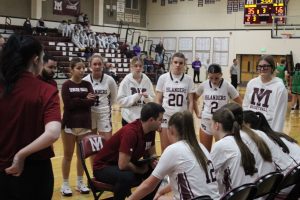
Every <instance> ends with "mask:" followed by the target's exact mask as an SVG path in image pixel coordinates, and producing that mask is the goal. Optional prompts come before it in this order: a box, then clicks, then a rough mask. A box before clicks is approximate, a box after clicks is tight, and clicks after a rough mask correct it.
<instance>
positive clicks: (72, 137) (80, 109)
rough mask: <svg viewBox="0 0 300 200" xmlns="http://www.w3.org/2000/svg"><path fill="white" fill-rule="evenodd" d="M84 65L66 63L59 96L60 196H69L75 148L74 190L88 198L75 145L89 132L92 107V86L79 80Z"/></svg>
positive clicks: (93, 96) (80, 62) (72, 62)
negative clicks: (67, 74) (61, 109)
mask: <svg viewBox="0 0 300 200" xmlns="http://www.w3.org/2000/svg"><path fill="white" fill-rule="evenodd" d="M84 70H85V65H84V63H83V62H82V60H81V59H80V58H73V59H72V60H71V62H70V72H71V78H70V79H69V80H67V81H66V82H64V83H63V85H62V89H61V96H62V99H63V102H64V114H63V126H62V127H63V132H62V142H63V146H64V157H63V160H62V174H63V184H62V186H61V194H62V195H63V196H72V190H71V188H70V185H69V174H70V168H71V161H72V157H73V152H74V149H75V146H76V150H77V151H76V155H77V186H76V190H77V191H79V192H80V193H81V194H88V193H89V191H90V190H89V188H88V187H87V186H86V185H85V184H84V182H83V168H82V165H81V163H80V152H79V149H78V145H76V144H77V142H76V141H80V139H81V138H82V137H83V136H84V135H86V134H87V133H89V132H90V131H91V130H90V129H91V107H92V106H93V105H94V103H95V95H94V94H93V93H94V91H93V87H92V85H91V84H90V83H89V82H87V81H84V80H82V78H83V75H84Z"/></svg>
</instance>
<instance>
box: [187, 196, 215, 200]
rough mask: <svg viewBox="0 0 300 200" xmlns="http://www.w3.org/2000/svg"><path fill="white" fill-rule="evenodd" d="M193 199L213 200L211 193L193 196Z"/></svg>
mask: <svg viewBox="0 0 300 200" xmlns="http://www.w3.org/2000/svg"><path fill="white" fill-rule="evenodd" d="M191 200H213V199H212V198H211V197H210V196H209V195H202V196H199V197H195V198H192V199H191Z"/></svg>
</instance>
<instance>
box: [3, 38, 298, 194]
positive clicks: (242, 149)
mask: <svg viewBox="0 0 300 200" xmlns="http://www.w3.org/2000/svg"><path fill="white" fill-rule="evenodd" d="M7 44H8V45H6V46H5V47H4V49H3V52H2V53H1V59H0V61H1V62H0V92H1V96H0V109H1V111H2V110H6V111H7V112H6V113H7V121H6V120H1V121H0V126H1V127H4V129H3V133H2V134H1V135H2V136H3V138H4V139H5V142H6V143H7V144H9V145H7V146H14V147H13V148H5V149H3V151H1V154H0V188H2V189H0V191H1V196H2V197H5V199H13V197H12V196H21V197H24V199H33V198H32V197H33V196H32V195H33V194H32V193H31V192H30V191H33V188H41V190H40V191H39V192H37V193H35V194H34V198H36V197H38V199H51V197H52V193H53V180H54V176H53V172H52V166H51V161H50V158H51V157H53V155H54V154H53V149H52V148H51V145H52V143H53V142H54V141H55V140H57V139H58V137H59V134H60V131H61V130H62V133H61V136H62V142H63V147H64V148H63V149H64V155H63V161H62V175H63V184H62V186H61V193H62V195H64V196H72V188H71V187H70V185H69V174H70V166H71V161H72V157H73V153H74V150H75V146H76V147H78V141H80V140H81V139H82V138H83V137H84V136H86V135H88V134H99V135H101V136H102V137H103V138H104V139H105V141H106V142H105V144H104V146H103V149H102V150H101V151H99V153H97V154H96V156H95V157H93V158H92V163H93V164H92V168H93V174H94V177H95V178H96V179H97V180H98V181H101V182H103V183H107V184H111V185H113V193H114V197H113V198H114V199H115V200H124V199H125V198H128V199H130V200H138V199H149V200H150V199H151V200H153V199H155V200H164V199H184V200H188V199H193V198H196V197H198V196H202V195H209V196H210V197H211V198H212V199H219V198H220V197H221V196H222V195H223V194H225V193H226V192H228V191H230V190H231V189H233V188H236V187H238V186H240V185H243V184H245V183H254V182H255V181H256V180H257V179H258V178H259V177H261V176H263V175H265V174H267V173H270V172H274V171H279V172H281V173H282V174H286V173H287V172H288V171H289V170H290V169H292V168H293V167H295V166H296V165H298V164H299V162H300V147H299V146H298V144H297V142H296V141H295V140H294V139H293V138H291V137H289V136H288V135H286V134H284V133H282V131H283V127H284V120H285V113H286V111H287V102H288V99H287V97H288V95H287V90H286V88H285V86H284V84H283V81H282V80H281V79H279V78H277V77H274V76H273V73H274V70H275V62H274V59H273V57H272V56H262V57H261V59H260V60H259V62H258V71H259V76H258V77H257V78H254V79H252V80H251V81H249V83H248V85H247V88H246V93H245V96H244V98H243V99H242V98H241V97H240V95H239V92H238V91H237V90H236V89H235V88H234V86H232V85H231V84H230V83H229V82H228V81H226V80H224V78H222V69H221V66H220V65H218V64H211V65H210V66H209V67H208V70H207V71H208V79H207V80H206V81H204V82H203V83H201V84H199V85H197V86H194V84H193V80H192V78H191V77H190V76H189V75H187V74H185V66H186V63H185V62H186V59H185V56H184V54H182V53H179V52H177V53H174V54H173V56H172V59H171V67H170V71H169V72H167V73H165V74H163V75H161V76H160V77H159V79H158V82H157V85H156V87H155V89H154V87H153V85H152V82H151V80H150V79H149V78H148V77H147V75H146V74H144V73H143V61H142V60H141V58H140V57H133V58H132V59H131V63H130V70H131V72H130V73H129V74H127V75H126V76H125V77H124V79H123V80H122V81H121V83H120V85H119V87H118V86H117V84H116V82H115V81H114V79H113V78H112V77H110V76H109V75H107V74H105V73H104V71H103V69H104V60H103V58H102V57H101V56H100V55H97V54H94V55H93V56H92V57H91V58H90V60H89V67H90V70H91V74H89V75H87V76H85V77H84V72H85V64H84V62H83V61H82V60H81V59H79V58H74V59H72V60H71V62H70V74H71V77H70V79H69V80H67V81H66V82H65V83H64V84H63V85H62V90H61V97H62V100H63V103H64V107H63V117H62V119H61V118H60V109H59V100H58V99H59V98H58V91H57V89H56V88H55V87H53V86H51V85H50V84H49V83H45V81H43V80H39V79H37V78H36V77H35V76H34V75H37V74H38V72H39V69H40V68H41V64H42V57H43V50H42V46H41V45H40V44H39V43H38V42H37V41H36V40H35V39H33V38H32V37H30V36H26V37H19V36H12V37H11V38H9V40H8V41H7ZM9 44H10V45H9ZM17 50H18V51H17ZM19 51H21V52H23V54H19V53H18V52H19ZM25 52H26V53H25ZM16 58H19V59H16ZM7 63H10V64H7ZM20 66H22V67H23V68H24V69H23V71H22V70H20ZM29 84H31V85H29ZM23 90H24V92H26V93H27V94H26V95H25V94H23V95H24V96H26V98H21V97H20V91H23ZM29 94H30V95H29ZM18 95H19V96H18ZM14 96H16V97H14ZM17 97H19V98H17ZM198 98H202V102H203V105H202V108H201V109H200V110H199V101H198ZM16 101H18V107H16V106H15V105H16ZM114 104H118V105H120V107H121V116H122V119H121V120H122V121H121V122H122V125H123V127H122V128H121V129H119V130H117V131H116V132H115V133H114V134H112V132H113V125H112V105H114ZM16 109H17V110H18V111H19V112H18V116H16V114H15V113H14V112H13V111H12V110H16ZM22 110H23V112H22ZM194 112H195V116H196V117H194V115H193V113H194ZM35 113H41V114H40V115H38V116H35ZM26 114H28V115H26ZM24 116H31V118H30V120H31V121H32V120H33V121H34V123H36V122H39V123H40V124H43V126H42V125H38V126H37V125H36V124H33V123H32V122H28V119H27V118H26V119H24V120H25V121H26V122H27V123H21V122H19V121H18V122H17V121H16V120H17V119H18V117H19V119H23V118H24ZM60 121H62V122H61V124H62V126H60ZM194 121H197V123H199V124H200V130H199V138H200V142H201V143H199V142H198V141H199V140H198V136H197V133H196V132H195V124H194ZM8 122H9V123H8ZM13 124H14V125H13ZM15 124H18V125H15ZM27 124H31V125H30V126H29V125H27ZM18 130H22V131H21V132H22V134H21V135H20V134H19V133H18ZM156 131H158V132H159V136H160V141H161V152H162V154H161V156H160V158H159V159H150V161H149V162H146V163H141V162H139V160H140V159H141V158H142V157H143V158H156V157H157V153H156V148H155V136H156V135H155V133H156ZM25 133H31V134H25ZM29 136H30V137H29ZM15 137H19V138H21V139H24V143H22V144H21V146H19V147H18V148H17V147H16V146H17V145H14V144H16V143H17V142H16V140H14V138H15ZM213 138H214V140H215V143H214V144H213V142H212V141H213ZM0 146H1V147H2V146H5V144H4V140H0ZM76 151H77V153H76V155H77V159H78V160H77V184H76V190H77V191H79V192H80V193H82V194H87V193H89V192H90V191H89V190H90V189H89V188H88V187H87V185H86V184H85V183H84V178H83V168H82V165H81V163H80V161H79V159H80V158H79V155H80V153H79V149H78V148H76ZM7 155H9V156H7ZM46 172H47V173H46ZM37 176H39V177H37ZM15 177H21V178H20V179H18V178H15ZM29 177H30V178H29ZM162 181H165V182H167V184H164V185H162V184H160V183H161V182H162ZM29 183H30V184H29ZM49 183H50V184H49ZM16 185H22V187H20V189H18V191H17V192H14V193H13V194H12V193H11V192H10V191H11V190H10V189H9V188H11V187H15V186H16ZM133 187H136V188H135V189H134V190H133V192H131V189H132V188H133ZM3 188H4V189H3ZM5 188H6V189H5ZM4 191H8V192H4ZM170 192H171V194H172V195H170Z"/></svg>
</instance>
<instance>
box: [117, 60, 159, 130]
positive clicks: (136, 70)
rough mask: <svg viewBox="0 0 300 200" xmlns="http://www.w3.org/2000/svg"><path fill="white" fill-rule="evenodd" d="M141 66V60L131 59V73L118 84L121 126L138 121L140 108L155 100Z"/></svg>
mask: <svg viewBox="0 0 300 200" xmlns="http://www.w3.org/2000/svg"><path fill="white" fill-rule="evenodd" d="M143 64H144V62H143V61H142V60H141V58H139V57H137V56H135V57H133V58H132V60H131V62H130V70H131V73H129V74H127V75H126V76H125V77H124V79H123V80H122V81H121V83H120V87H119V90H118V95H117V102H118V103H119V105H120V106H121V115H122V125H123V126H124V125H126V124H127V123H131V122H133V121H134V120H136V119H139V118H140V113H141V110H142V106H143V105H144V104H146V103H148V102H152V101H154V98H155V93H154V90H153V85H152V82H151V80H150V79H149V78H148V76H147V75H146V74H143V73H142V71H143V69H144V67H143Z"/></svg>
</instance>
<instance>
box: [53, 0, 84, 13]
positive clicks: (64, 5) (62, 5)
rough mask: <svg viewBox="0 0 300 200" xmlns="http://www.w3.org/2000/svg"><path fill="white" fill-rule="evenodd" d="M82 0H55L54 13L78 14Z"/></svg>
mask: <svg viewBox="0 0 300 200" xmlns="http://www.w3.org/2000/svg"><path fill="white" fill-rule="evenodd" d="M79 13H80V0H53V14H55V15H69V16H78V15H79Z"/></svg>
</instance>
